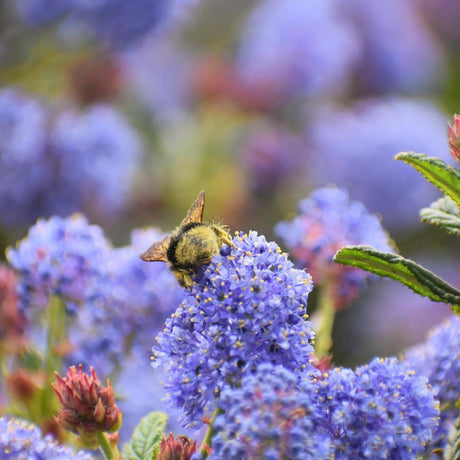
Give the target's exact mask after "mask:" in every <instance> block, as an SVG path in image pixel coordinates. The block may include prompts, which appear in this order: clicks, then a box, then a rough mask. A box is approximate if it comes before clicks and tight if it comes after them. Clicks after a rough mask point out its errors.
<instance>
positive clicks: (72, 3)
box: [16, 0, 176, 47]
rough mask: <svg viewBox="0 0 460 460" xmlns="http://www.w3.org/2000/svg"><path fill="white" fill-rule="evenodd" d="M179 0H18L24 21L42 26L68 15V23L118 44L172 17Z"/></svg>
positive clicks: (109, 42)
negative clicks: (94, 0) (127, 0)
mask: <svg viewBox="0 0 460 460" xmlns="http://www.w3.org/2000/svg"><path fill="white" fill-rule="evenodd" d="M175 4H176V0H170V1H160V0H131V1H129V2H126V1H123V0H100V1H96V2H92V1H90V2H88V1H87V0H64V1H59V2H55V1H52V0H51V1H50V0H32V1H29V0H26V1H24V0H16V8H17V11H18V13H19V14H20V16H21V18H22V19H23V21H25V22H26V23H27V24H29V25H32V26H40V25H43V24H46V23H47V22H49V21H52V20H55V19H58V18H60V17H62V16H64V15H67V18H66V22H65V25H66V26H70V25H72V26H73V27H78V28H79V29H81V32H84V33H85V34H86V35H87V36H90V37H93V38H96V39H98V40H101V41H102V42H104V43H108V44H109V45H111V46H114V47H125V46H127V45H130V44H133V43H136V42H137V41H139V40H140V39H141V38H142V37H144V36H145V35H146V34H148V33H150V32H152V31H154V30H155V29H156V28H158V26H160V25H161V23H163V22H164V21H165V20H166V18H167V17H169V16H170V15H171V13H172V11H173V8H176V6H175Z"/></svg>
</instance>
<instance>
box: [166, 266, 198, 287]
mask: <svg viewBox="0 0 460 460" xmlns="http://www.w3.org/2000/svg"><path fill="white" fill-rule="evenodd" d="M171 272H172V273H173V275H174V276H175V277H176V279H177V281H178V282H179V284H180V285H181V286H182V287H185V288H187V289H188V288H190V287H191V286H193V285H194V284H195V283H194V282H193V280H192V277H191V273H190V272H189V271H186V270H183V269H180V268H173V267H171Z"/></svg>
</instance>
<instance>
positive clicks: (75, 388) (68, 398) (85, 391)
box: [52, 365, 121, 442]
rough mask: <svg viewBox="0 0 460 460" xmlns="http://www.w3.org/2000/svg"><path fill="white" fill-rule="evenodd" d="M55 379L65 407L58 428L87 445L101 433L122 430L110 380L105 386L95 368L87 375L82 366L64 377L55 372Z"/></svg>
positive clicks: (54, 387)
mask: <svg viewBox="0 0 460 460" xmlns="http://www.w3.org/2000/svg"><path fill="white" fill-rule="evenodd" d="M56 378H57V382H55V383H53V385H52V386H53V390H54V391H55V393H56V395H57V396H58V398H59V401H60V403H61V405H62V408H61V409H59V411H58V415H57V417H56V420H57V422H58V423H59V425H61V426H62V427H63V428H65V429H66V430H69V431H72V432H73V433H76V434H78V435H80V436H81V437H82V439H83V440H84V441H86V442H91V441H92V440H93V439H94V437H95V436H96V434H97V433H98V432H101V431H102V432H114V431H118V430H119V429H120V426H121V412H120V410H119V409H118V407H117V406H116V405H115V397H114V394H113V389H112V387H111V385H110V381H109V380H107V387H103V386H102V385H101V383H100V382H99V379H98V378H97V375H96V373H95V372H94V369H93V368H91V375H87V374H85V373H84V372H83V371H82V366H81V365H80V366H79V367H78V370H77V369H76V368H75V366H71V367H70V368H69V371H68V372H67V376H66V377H65V378H62V377H61V376H60V375H59V374H58V373H57V372H56Z"/></svg>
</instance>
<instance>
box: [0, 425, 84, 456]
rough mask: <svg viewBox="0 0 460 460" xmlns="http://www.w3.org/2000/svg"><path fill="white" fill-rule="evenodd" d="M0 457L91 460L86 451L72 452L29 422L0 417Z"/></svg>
mask: <svg viewBox="0 0 460 460" xmlns="http://www.w3.org/2000/svg"><path fill="white" fill-rule="evenodd" d="M0 458H2V460H92V459H93V457H92V456H91V455H89V454H88V453H86V452H74V451H73V450H72V449H71V448H70V447H67V446H63V445H59V444H58V443H57V442H56V441H54V440H53V438H52V437H51V436H46V437H43V436H42V433H41V431H40V430H39V429H38V428H37V427H36V426H35V425H32V424H31V423H29V422H26V421H23V420H19V419H14V418H11V419H8V418H5V417H0Z"/></svg>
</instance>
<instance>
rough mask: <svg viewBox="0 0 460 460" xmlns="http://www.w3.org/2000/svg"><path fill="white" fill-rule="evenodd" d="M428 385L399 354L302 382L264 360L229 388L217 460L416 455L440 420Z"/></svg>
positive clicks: (219, 428)
mask: <svg viewBox="0 0 460 460" xmlns="http://www.w3.org/2000/svg"><path fill="white" fill-rule="evenodd" d="M426 383H427V380H426V378H424V377H419V376H417V375H416V374H415V373H414V372H413V371H412V370H411V369H410V368H409V367H408V366H407V365H406V364H400V363H398V361H397V360H396V359H395V358H390V359H374V360H373V361H372V362H371V363H369V365H366V366H361V367H358V368H357V369H356V370H355V371H352V370H351V369H344V368H337V369H334V370H332V371H331V372H330V373H329V374H325V375H323V376H322V377H321V378H316V377H312V376H305V378H304V380H302V382H300V383H299V381H298V376H297V375H295V374H293V373H292V372H290V371H288V370H286V369H279V368H278V369H276V368H273V367H271V366H268V365H262V366H260V367H259V369H258V370H257V371H256V372H255V373H254V374H253V375H247V376H244V377H243V380H242V385H241V388H229V387H226V388H225V389H224V390H223V391H222V393H221V398H220V400H219V403H218V404H219V408H220V409H221V411H222V412H221V415H219V416H218V417H217V418H216V422H215V428H216V431H217V435H216V437H215V438H214V440H213V444H212V448H213V453H212V454H211V456H210V458H211V459H216V460H218V459H230V460H232V459H235V460H236V459H240V458H270V459H272V458H273V459H278V458H292V459H299V460H300V459H304V458H306V459H308V458H315V459H329V458H332V457H333V458H336V459H338V460H342V459H343V460H345V459H350V458H372V459H389V458H390V459H400V460H406V459H407V460H409V459H413V458H415V457H416V456H417V454H420V453H422V452H423V450H424V447H425V446H426V445H427V444H428V443H429V442H430V441H431V439H432V436H433V431H434V429H435V428H436V426H437V423H438V415H439V408H438V403H437V401H436V400H435V399H434V395H433V391H432V390H431V389H430V388H429V387H428V386H427V384H426Z"/></svg>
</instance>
